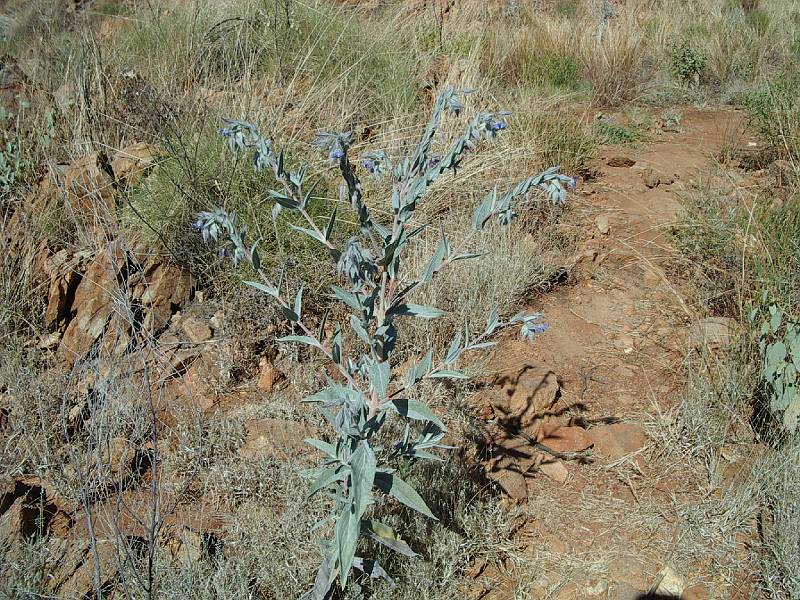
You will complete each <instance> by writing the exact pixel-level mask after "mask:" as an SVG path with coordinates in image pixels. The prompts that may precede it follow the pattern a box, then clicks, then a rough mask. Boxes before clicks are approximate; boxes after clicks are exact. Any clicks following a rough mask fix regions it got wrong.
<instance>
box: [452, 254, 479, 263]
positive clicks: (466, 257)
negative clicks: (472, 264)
mask: <svg viewBox="0 0 800 600" xmlns="http://www.w3.org/2000/svg"><path fill="white" fill-rule="evenodd" d="M481 256H486V252H462V253H461V254H456V255H455V256H453V257H452V258H451V259H450V260H451V261H452V262H455V261H457V260H469V259H472V258H480V257H481Z"/></svg>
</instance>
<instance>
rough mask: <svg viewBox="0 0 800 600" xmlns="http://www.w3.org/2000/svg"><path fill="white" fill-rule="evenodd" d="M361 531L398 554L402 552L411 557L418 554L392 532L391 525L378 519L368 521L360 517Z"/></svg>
mask: <svg viewBox="0 0 800 600" xmlns="http://www.w3.org/2000/svg"><path fill="white" fill-rule="evenodd" d="M361 531H362V532H363V533H364V534H365V535H367V536H369V537H370V538H372V539H373V540H375V541H376V542H378V543H379V544H383V545H384V546H386V547H387V548H391V549H392V550H394V551H395V552H397V553H398V554H402V555H403V556H408V557H411V558H413V557H415V556H419V554H417V553H416V552H414V551H413V550H412V549H411V548H410V547H409V545H408V544H406V543H405V542H404V541H403V540H402V539H401V538H400V536H398V535H397V534H396V533H395V532H394V530H393V529H392V528H391V527H389V526H388V525H384V524H383V523H381V522H380V521H369V520H367V519H362V520H361Z"/></svg>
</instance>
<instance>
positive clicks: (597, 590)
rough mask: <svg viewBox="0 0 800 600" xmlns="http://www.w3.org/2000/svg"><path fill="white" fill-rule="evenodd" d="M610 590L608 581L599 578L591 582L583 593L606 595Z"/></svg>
mask: <svg viewBox="0 0 800 600" xmlns="http://www.w3.org/2000/svg"><path fill="white" fill-rule="evenodd" d="M606 592H608V582H607V581H606V580H604V579H597V580H595V581H592V582H590V583H589V584H588V585H587V586H586V587H585V588H584V589H583V593H584V594H585V595H587V596H604V595H605V594H606Z"/></svg>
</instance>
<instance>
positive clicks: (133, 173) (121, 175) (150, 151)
mask: <svg viewBox="0 0 800 600" xmlns="http://www.w3.org/2000/svg"><path fill="white" fill-rule="evenodd" d="M155 156H156V149H155V148H154V147H153V146H151V145H150V144H148V143H146V142H137V143H135V144H132V145H130V146H128V147H127V148H123V149H122V150H120V151H119V152H117V153H116V154H115V155H114V158H113V159H112V160H111V171H112V172H113V173H114V179H116V182H117V184H125V185H135V184H136V183H137V182H138V181H139V180H140V179H141V178H142V175H143V174H144V173H145V172H146V171H147V169H148V168H149V167H150V165H152V164H153V161H154V159H155Z"/></svg>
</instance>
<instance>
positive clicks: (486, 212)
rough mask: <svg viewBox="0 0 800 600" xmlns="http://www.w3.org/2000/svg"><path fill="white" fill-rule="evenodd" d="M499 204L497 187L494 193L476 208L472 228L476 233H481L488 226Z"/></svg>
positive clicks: (485, 197) (493, 190)
mask: <svg viewBox="0 0 800 600" xmlns="http://www.w3.org/2000/svg"><path fill="white" fill-rule="evenodd" d="M496 203H497V186H495V187H494V188H492V191H491V192H489V193H488V194H486V196H484V198H483V200H482V201H481V203H480V204H478V206H477V207H476V208H475V212H474V213H473V214H472V228H473V229H474V230H475V231H480V230H481V229H483V228H484V226H485V225H486V222H487V221H488V220H489V219H490V218H491V217H492V212H493V211H494V207H495V204H496Z"/></svg>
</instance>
